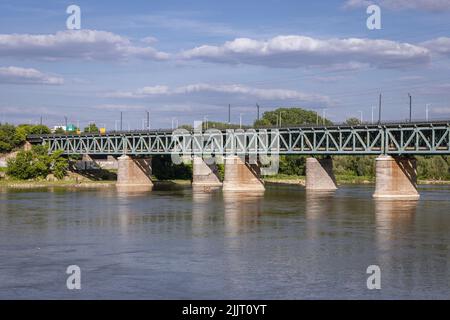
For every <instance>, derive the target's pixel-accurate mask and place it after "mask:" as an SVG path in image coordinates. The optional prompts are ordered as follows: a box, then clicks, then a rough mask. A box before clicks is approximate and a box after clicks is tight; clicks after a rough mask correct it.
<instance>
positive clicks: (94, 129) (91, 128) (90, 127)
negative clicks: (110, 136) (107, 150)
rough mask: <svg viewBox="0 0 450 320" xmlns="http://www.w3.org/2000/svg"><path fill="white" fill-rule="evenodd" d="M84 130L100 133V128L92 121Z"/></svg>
mask: <svg viewBox="0 0 450 320" xmlns="http://www.w3.org/2000/svg"><path fill="white" fill-rule="evenodd" d="M83 131H84V132H89V133H98V132H99V131H100V130H99V129H98V127H97V125H96V124H95V123H90V124H89V125H88V126H87V127H86V128H84V130H83Z"/></svg>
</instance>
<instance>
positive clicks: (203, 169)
mask: <svg viewBox="0 0 450 320" xmlns="http://www.w3.org/2000/svg"><path fill="white" fill-rule="evenodd" d="M192 186H193V187H220V186H222V182H221V181H220V179H219V176H218V170H217V165H216V164H215V163H214V164H207V163H206V162H205V161H204V160H203V159H202V157H197V156H195V157H194V161H193V168H192Z"/></svg>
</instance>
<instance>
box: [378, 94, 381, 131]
mask: <svg viewBox="0 0 450 320" xmlns="http://www.w3.org/2000/svg"><path fill="white" fill-rule="evenodd" d="M378 124H381V93H380V98H379V100H378Z"/></svg>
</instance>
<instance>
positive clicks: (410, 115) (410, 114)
mask: <svg viewBox="0 0 450 320" xmlns="http://www.w3.org/2000/svg"><path fill="white" fill-rule="evenodd" d="M408 96H409V122H411V118H412V97H411V94H409V93H408Z"/></svg>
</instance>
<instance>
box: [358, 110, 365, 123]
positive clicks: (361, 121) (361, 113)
mask: <svg viewBox="0 0 450 320" xmlns="http://www.w3.org/2000/svg"><path fill="white" fill-rule="evenodd" d="M358 112H359V114H360V123H361V124H362V123H363V122H364V121H363V112H362V111H358Z"/></svg>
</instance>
